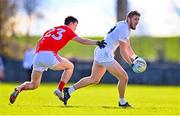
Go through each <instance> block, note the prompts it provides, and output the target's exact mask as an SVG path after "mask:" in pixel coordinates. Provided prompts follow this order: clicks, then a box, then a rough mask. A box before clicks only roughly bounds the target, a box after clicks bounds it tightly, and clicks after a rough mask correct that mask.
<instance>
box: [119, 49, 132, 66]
mask: <svg viewBox="0 0 180 116" xmlns="http://www.w3.org/2000/svg"><path fill="white" fill-rule="evenodd" d="M120 54H121V56H122V58H123V59H124V60H125V61H126V62H127V63H128V64H132V59H131V55H130V54H129V53H128V51H127V50H121V49H120Z"/></svg>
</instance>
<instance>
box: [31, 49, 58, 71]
mask: <svg viewBox="0 0 180 116" xmlns="http://www.w3.org/2000/svg"><path fill="white" fill-rule="evenodd" d="M60 60H61V57H60V56H59V55H58V54H55V53H53V52H51V51H40V52H38V53H36V54H35V56H34V59H33V69H34V70H36V71H40V72H43V71H47V70H48V68H50V69H53V68H54V66H55V65H56V64H58V63H59V62H60Z"/></svg>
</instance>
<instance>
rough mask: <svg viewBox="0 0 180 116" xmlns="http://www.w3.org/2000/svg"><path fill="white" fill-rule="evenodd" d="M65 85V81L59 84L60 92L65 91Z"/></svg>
mask: <svg viewBox="0 0 180 116" xmlns="http://www.w3.org/2000/svg"><path fill="white" fill-rule="evenodd" d="M64 85H65V83H64V82H63V81H60V82H59V87H58V88H59V90H60V91H62V90H63V88H64Z"/></svg>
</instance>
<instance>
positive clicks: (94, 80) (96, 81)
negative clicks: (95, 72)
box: [92, 79, 100, 84]
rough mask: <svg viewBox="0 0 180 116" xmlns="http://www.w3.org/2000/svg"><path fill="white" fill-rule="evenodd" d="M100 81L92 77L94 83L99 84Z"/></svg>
mask: <svg viewBox="0 0 180 116" xmlns="http://www.w3.org/2000/svg"><path fill="white" fill-rule="evenodd" d="M99 82H100V80H99V79H92V83H93V84H98V83H99Z"/></svg>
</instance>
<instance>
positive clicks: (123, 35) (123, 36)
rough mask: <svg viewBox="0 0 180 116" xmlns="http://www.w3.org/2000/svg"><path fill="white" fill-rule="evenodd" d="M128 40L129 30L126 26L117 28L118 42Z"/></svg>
mask: <svg viewBox="0 0 180 116" xmlns="http://www.w3.org/2000/svg"><path fill="white" fill-rule="evenodd" d="M128 39H129V30H128V27H127V26H126V25H121V26H120V27H118V40H120V41H122V42H126V41H127V40H128Z"/></svg>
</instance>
